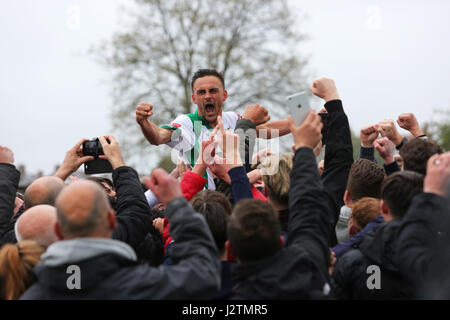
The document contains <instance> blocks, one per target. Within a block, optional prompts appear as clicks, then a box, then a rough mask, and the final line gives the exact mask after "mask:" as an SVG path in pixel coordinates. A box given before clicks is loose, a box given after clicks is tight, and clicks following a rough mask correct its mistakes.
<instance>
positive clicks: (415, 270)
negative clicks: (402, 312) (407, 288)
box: [397, 193, 450, 300]
mask: <svg viewBox="0 0 450 320" xmlns="http://www.w3.org/2000/svg"><path fill="white" fill-rule="evenodd" d="M398 238H399V241H398V249H397V250H398V265H399V268H400V271H401V272H402V274H403V275H404V276H405V277H407V278H408V279H409V281H410V283H412V284H413V285H414V297H415V298H420V299H446V300H449V299H450V278H449V276H448V272H449V270H450V199H445V198H443V197H441V196H438V195H436V194H432V193H422V194H419V195H416V196H415V197H414V199H413V201H412V202H411V205H410V207H409V210H408V212H407V214H406V216H405V217H404V218H403V223H402V225H401V228H400V230H399V236H398Z"/></svg>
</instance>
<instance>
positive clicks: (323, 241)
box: [287, 110, 330, 276]
mask: <svg viewBox="0 0 450 320" xmlns="http://www.w3.org/2000/svg"><path fill="white" fill-rule="evenodd" d="M289 121H290V122H291V128H292V135H293V136H294V142H295V148H296V151H295V156H294V164H293V167H292V171H291V188H290V190H289V211H290V215H289V223H288V243H287V245H288V246H291V245H299V246H302V247H303V248H304V249H305V250H306V251H307V252H308V253H309V254H310V255H311V256H312V257H313V259H314V261H315V262H317V265H318V266H319V268H321V271H322V273H323V275H324V276H326V275H327V274H328V265H329V259H330V250H329V248H328V238H329V231H330V230H329V228H328V223H327V220H328V217H329V207H328V205H327V201H326V198H325V193H324V189H323V185H322V182H321V181H320V176H319V171H318V169H317V164H316V157H315V155H314V152H313V148H314V146H316V145H317V144H318V143H319V141H320V140H321V139H322V135H321V129H322V122H321V119H320V116H319V115H317V114H315V112H314V111H313V110H312V111H311V112H310V113H309V115H308V117H307V118H306V120H305V121H304V123H303V124H302V125H301V126H300V127H297V126H295V125H294V123H293V121H292V117H291V116H289Z"/></svg>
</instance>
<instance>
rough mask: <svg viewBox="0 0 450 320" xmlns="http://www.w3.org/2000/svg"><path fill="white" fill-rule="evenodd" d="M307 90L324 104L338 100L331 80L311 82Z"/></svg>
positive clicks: (322, 79)
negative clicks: (323, 101)
mask: <svg viewBox="0 0 450 320" xmlns="http://www.w3.org/2000/svg"><path fill="white" fill-rule="evenodd" d="M309 89H310V90H311V92H312V93H313V94H314V95H316V96H318V97H319V98H322V99H323V100H325V102H328V101H331V100H338V99H339V94H338V92H337V88H336V85H335V84H334V81H333V79H329V78H321V79H318V80H316V81H314V82H313V84H312V85H311V87H310V88H309Z"/></svg>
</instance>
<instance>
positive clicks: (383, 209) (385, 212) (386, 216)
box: [380, 200, 392, 222]
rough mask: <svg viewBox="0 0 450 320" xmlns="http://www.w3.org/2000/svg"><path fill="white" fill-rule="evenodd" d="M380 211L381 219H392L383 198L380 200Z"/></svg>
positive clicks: (387, 220)
mask: <svg viewBox="0 0 450 320" xmlns="http://www.w3.org/2000/svg"><path fill="white" fill-rule="evenodd" d="M380 204H381V213H382V214H383V219H384V221H386V222H389V221H391V220H392V216H391V213H390V212H389V208H388V206H387V204H386V202H384V200H381V203H380Z"/></svg>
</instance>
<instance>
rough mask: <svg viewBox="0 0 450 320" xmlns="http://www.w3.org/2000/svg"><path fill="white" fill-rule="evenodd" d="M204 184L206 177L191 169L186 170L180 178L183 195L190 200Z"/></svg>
mask: <svg viewBox="0 0 450 320" xmlns="http://www.w3.org/2000/svg"><path fill="white" fill-rule="evenodd" d="M205 184H206V179H205V178H203V177H201V176H199V175H198V174H196V173H194V172H192V171H186V172H185V174H184V175H183V178H182V179H181V183H180V187H181V192H182V193H183V196H184V197H185V198H186V200H187V201H190V200H191V199H192V197H193V196H195V194H196V193H197V192H200V191H201V190H202V189H203V188H204V187H205Z"/></svg>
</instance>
